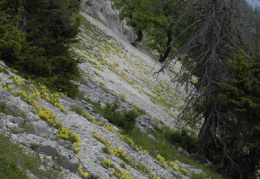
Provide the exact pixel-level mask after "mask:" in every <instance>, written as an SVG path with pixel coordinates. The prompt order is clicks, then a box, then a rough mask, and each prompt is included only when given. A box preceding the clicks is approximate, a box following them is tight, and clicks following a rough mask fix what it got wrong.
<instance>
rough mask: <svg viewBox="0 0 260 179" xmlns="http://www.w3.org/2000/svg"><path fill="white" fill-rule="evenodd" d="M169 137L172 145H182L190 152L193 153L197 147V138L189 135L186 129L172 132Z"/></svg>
mask: <svg viewBox="0 0 260 179" xmlns="http://www.w3.org/2000/svg"><path fill="white" fill-rule="evenodd" d="M169 138H170V140H171V142H172V143H173V144H174V145H176V146H178V147H182V148H183V149H185V150H187V151H188V152H190V153H194V152H196V151H197V149H198V146H197V138H196V137H194V136H192V135H190V134H189V132H188V130H186V129H183V130H181V131H179V132H178V131H175V132H172V133H171V134H170V136H169Z"/></svg>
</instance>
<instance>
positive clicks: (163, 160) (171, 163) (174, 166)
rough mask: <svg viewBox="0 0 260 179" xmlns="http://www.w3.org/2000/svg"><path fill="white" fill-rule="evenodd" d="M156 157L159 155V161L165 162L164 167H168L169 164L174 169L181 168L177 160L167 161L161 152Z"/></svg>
mask: <svg viewBox="0 0 260 179" xmlns="http://www.w3.org/2000/svg"><path fill="white" fill-rule="evenodd" d="M156 157H157V159H158V161H159V162H160V163H161V164H163V167H164V168H167V167H168V165H169V166H170V167H172V169H173V170H176V171H179V170H180V167H179V166H178V165H177V164H176V163H175V162H171V161H170V162H169V161H166V160H165V158H164V157H162V156H161V155H160V154H158V155H157V156H156Z"/></svg>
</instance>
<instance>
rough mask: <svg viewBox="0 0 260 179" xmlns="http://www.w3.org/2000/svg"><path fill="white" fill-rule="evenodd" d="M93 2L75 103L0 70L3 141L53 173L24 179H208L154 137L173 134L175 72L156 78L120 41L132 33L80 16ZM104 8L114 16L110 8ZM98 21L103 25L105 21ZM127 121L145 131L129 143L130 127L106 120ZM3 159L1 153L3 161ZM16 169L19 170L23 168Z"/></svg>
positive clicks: (177, 99) (76, 47) (177, 101)
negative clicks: (167, 133) (128, 130)
mask: <svg viewBox="0 0 260 179" xmlns="http://www.w3.org/2000/svg"><path fill="white" fill-rule="evenodd" d="M91 2H92V3H93V2H94V1H84V4H83V5H82V8H83V10H82V12H81V16H82V25H81V32H80V35H79V39H80V40H79V42H78V43H76V44H73V46H72V48H71V53H73V55H74V57H75V59H76V60H78V61H80V64H79V69H80V71H81V74H82V77H81V78H80V79H77V80H76V81H75V83H77V84H78V85H79V89H80V92H81V95H80V96H79V97H77V98H76V99H71V98H68V97H66V96H65V95H63V94H61V93H58V92H52V91H50V90H48V89H47V88H46V87H45V86H43V85H40V84H38V83H37V82H34V81H29V80H24V79H23V78H21V77H20V76H19V75H18V73H17V72H16V71H14V70H12V69H9V68H8V67H7V66H6V65H5V64H4V63H1V67H0V72H1V73H0V79H1V80H0V85H1V89H0V112H1V113H0V116H1V120H0V133H1V134H2V135H3V136H5V137H4V138H3V140H6V139H8V140H10V141H12V142H13V143H16V144H19V145H20V147H22V150H23V152H24V153H26V154H28V155H31V154H32V155H35V156H36V157H37V156H40V161H41V166H40V170H42V171H44V172H47V171H52V172H50V173H55V172H56V173H57V174H55V175H54V174H49V175H48V176H47V174H44V173H40V174H38V173H37V172H34V171H33V170H30V169H27V170H26V173H27V174H28V176H29V178H46V177H47V178H75V179H76V178H101V179H108V178H136V179H142V178H165V179H170V178H192V177H195V176H197V177H198V176H199V177H200V178H205V177H206V175H209V173H211V172H210V171H208V170H207V169H205V168H204V167H203V166H202V165H200V164H197V163H196V162H195V163H196V167H195V166H192V165H189V163H192V162H191V161H192V160H189V159H188V157H187V156H189V154H188V153H187V152H184V154H185V155H186V157H185V155H184V154H182V153H181V152H182V151H183V149H181V148H179V151H180V153H179V152H178V151H177V149H175V148H174V146H170V147H169V145H168V144H166V142H167V141H166V139H165V141H164V140H162V141H160V138H159V137H160V136H156V134H158V132H161V133H164V132H165V131H174V130H175V127H176V119H177V115H178V114H179V112H180V110H181V106H182V104H183V100H184V99H185V97H184V96H185V91H186V90H187V89H185V88H177V85H178V84H177V83H176V82H172V81H171V80H172V78H173V76H174V75H176V74H177V72H178V71H179V69H180V65H178V63H177V64H176V65H175V66H173V65H172V66H169V68H166V69H165V70H164V72H163V73H156V72H157V71H158V70H159V69H160V68H161V65H160V64H159V63H158V62H157V61H156V60H154V59H153V58H151V57H150V56H149V55H148V54H146V53H143V52H141V51H140V50H138V49H136V48H135V47H133V46H132V45H131V44H130V43H129V42H128V41H127V39H131V37H130V36H131V35H130V36H125V34H129V33H126V31H125V30H123V29H128V31H129V32H130V31H131V29H130V28H128V27H127V26H124V28H119V26H118V24H117V25H115V28H114V30H112V29H111V28H109V27H108V26H107V25H105V24H104V23H102V22H101V21H99V20H97V19H95V18H93V17H92V16H90V15H89V12H90V13H91V10H90V9H88V10H89V12H86V11H85V10H84V9H85V8H86V7H85V6H86V5H88V6H90V4H91ZM104 2H107V1H104ZM89 3H90V4H89ZM95 5H97V4H91V6H95ZM101 5H102V3H101ZM103 5H104V6H105V7H108V8H109V9H110V11H111V12H112V9H111V7H110V5H111V4H110V3H108V4H103ZM84 7H85V8H84ZM106 10H107V9H103V10H102V11H103V12H104V11H106ZM113 13H115V14H116V12H114V11H113ZM94 15H97V14H94ZM99 17H100V19H102V17H103V16H102V14H99ZM112 17H113V16H111V17H110V18H112ZM112 19H113V18H112ZM103 20H104V22H110V21H106V19H103ZM116 21H118V20H116ZM118 23H119V24H120V23H121V22H119V21H118ZM111 111H113V112H114V113H113V114H111V115H112V117H111V116H109V114H110V112H111ZM125 111H130V113H127V112H125ZM108 113H109V114H108ZM127 114H129V115H130V117H129V118H130V119H131V117H133V116H138V117H137V118H136V120H135V124H136V126H138V128H139V130H140V131H142V132H143V133H138V132H140V131H139V130H136V136H135V137H134V138H133V136H134V135H131V134H129V135H126V133H127V127H125V131H126V133H125V132H123V131H122V130H120V129H119V128H118V127H117V126H115V125H113V124H112V123H114V122H113V120H111V118H112V119H113V118H117V117H118V118H119V117H122V116H127ZM106 116H108V117H107V118H106ZM124 119H128V118H124ZM131 120H132V121H133V119H131ZM121 124H122V123H120V125H121ZM130 127H131V126H130V123H129V128H130ZM133 133H134V132H133ZM145 137H146V138H145ZM142 138H144V140H142ZM138 141H139V142H138ZM140 141H141V142H140ZM145 142H148V145H144V143H145ZM137 143H138V144H137ZM157 143H158V144H160V145H161V146H162V148H167V150H168V148H169V151H167V152H169V153H170V154H171V155H172V156H168V154H169V153H166V152H165V151H163V152H162V151H160V149H158V148H156V147H155V144H157ZM164 145H165V146H164ZM147 146H150V147H147ZM146 147H147V148H146ZM14 148H17V146H16V147H14ZM6 157H7V158H8V156H7V155H1V154H0V158H6ZM166 157H168V158H169V157H170V158H172V159H173V160H171V161H170V160H167V159H166ZM195 163H194V164H195ZM19 167H20V168H21V169H24V168H23V165H21V166H19ZM57 175H60V176H57ZM212 176H213V175H212ZM214 176H216V175H214ZM219 178H220V177H219Z"/></svg>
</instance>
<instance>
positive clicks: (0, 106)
mask: <svg viewBox="0 0 260 179" xmlns="http://www.w3.org/2000/svg"><path fill="white" fill-rule="evenodd" d="M0 112H2V113H4V114H6V115H12V116H14V117H21V118H24V119H25V118H26V113H25V112H23V111H21V110H20V109H19V108H18V107H16V106H11V107H9V108H7V107H6V106H5V102H0Z"/></svg>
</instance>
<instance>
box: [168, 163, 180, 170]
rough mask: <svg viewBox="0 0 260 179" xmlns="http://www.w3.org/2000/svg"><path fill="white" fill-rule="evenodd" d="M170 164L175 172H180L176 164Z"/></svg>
mask: <svg viewBox="0 0 260 179" xmlns="http://www.w3.org/2000/svg"><path fill="white" fill-rule="evenodd" d="M168 164H169V165H170V166H171V167H172V169H173V170H176V171H179V170H180V167H179V166H178V165H177V163H175V162H168Z"/></svg>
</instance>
